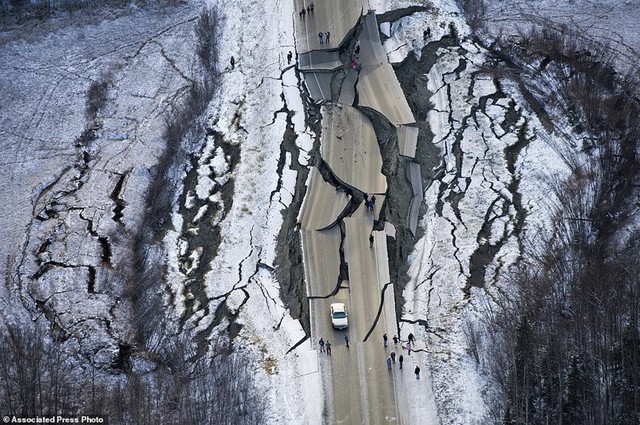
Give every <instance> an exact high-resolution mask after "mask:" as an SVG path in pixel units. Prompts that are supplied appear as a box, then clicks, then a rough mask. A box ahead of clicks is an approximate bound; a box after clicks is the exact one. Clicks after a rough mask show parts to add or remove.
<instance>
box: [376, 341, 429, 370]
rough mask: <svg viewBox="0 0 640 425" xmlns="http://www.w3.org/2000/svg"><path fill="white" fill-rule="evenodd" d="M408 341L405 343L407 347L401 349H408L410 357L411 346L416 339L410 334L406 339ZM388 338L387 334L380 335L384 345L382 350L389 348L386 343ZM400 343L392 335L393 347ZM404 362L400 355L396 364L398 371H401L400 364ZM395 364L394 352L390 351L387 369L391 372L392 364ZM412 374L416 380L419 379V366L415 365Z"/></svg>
mask: <svg viewBox="0 0 640 425" xmlns="http://www.w3.org/2000/svg"><path fill="white" fill-rule="evenodd" d="M408 339H409V340H408V341H407V345H406V346H404V345H402V344H401V345H402V348H406V347H409V352H408V353H409V355H411V346H412V345H413V344H414V343H415V341H416V339H415V337H414V336H413V334H412V333H410V334H409V337H408ZM388 340H389V338H388V337H387V334H386V333H385V334H384V335H382V342H383V344H384V348H385V350H386V349H387V347H388V346H389V344H388V342H389V341H388ZM399 341H400V339H399V338H398V337H397V336H396V335H394V336H393V345H394V346H396V345H397V344H398V342H399ZM403 362H404V357H403V356H402V354H400V356H399V357H398V364H399V365H400V367H399V368H400V369H402V363H403ZM395 363H396V353H395V351H392V352H391V353H390V354H389V355H388V356H387V369H388V370H391V367H392V365H393V364H395ZM413 373H415V374H416V379H420V366H418V365H416V368H415V370H414V371H413Z"/></svg>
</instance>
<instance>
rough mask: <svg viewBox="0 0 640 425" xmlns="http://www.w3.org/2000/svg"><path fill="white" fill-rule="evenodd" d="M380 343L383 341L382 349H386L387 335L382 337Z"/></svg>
mask: <svg viewBox="0 0 640 425" xmlns="http://www.w3.org/2000/svg"><path fill="white" fill-rule="evenodd" d="M382 341H384V348H387V334H384V335H382Z"/></svg>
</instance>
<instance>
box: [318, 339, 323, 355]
mask: <svg viewBox="0 0 640 425" xmlns="http://www.w3.org/2000/svg"><path fill="white" fill-rule="evenodd" d="M318 345H319V346H320V352H321V353H322V352H324V340H323V339H322V338H320V341H318Z"/></svg>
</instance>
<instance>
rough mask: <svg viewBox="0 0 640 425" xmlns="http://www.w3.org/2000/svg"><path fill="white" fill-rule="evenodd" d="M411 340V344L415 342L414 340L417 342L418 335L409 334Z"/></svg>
mask: <svg viewBox="0 0 640 425" xmlns="http://www.w3.org/2000/svg"><path fill="white" fill-rule="evenodd" d="M409 342H410V343H411V344H413V343H414V342H416V337H415V336H413V334H409Z"/></svg>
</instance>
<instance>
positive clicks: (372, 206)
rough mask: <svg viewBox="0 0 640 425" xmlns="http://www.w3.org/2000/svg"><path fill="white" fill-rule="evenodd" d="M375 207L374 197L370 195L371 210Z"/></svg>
mask: <svg viewBox="0 0 640 425" xmlns="http://www.w3.org/2000/svg"><path fill="white" fill-rule="evenodd" d="M375 207H376V195H371V209H372V210H373V209H374V208H375Z"/></svg>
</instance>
